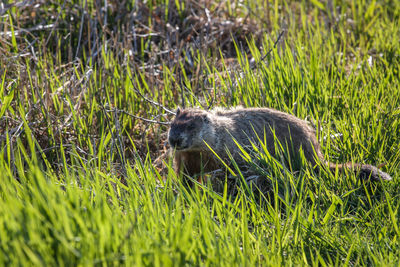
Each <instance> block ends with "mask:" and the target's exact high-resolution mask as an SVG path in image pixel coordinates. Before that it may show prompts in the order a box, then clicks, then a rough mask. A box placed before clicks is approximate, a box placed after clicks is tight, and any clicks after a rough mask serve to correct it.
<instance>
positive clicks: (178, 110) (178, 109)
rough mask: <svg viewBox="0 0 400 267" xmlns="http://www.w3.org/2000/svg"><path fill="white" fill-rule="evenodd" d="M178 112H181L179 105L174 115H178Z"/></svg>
mask: <svg viewBox="0 0 400 267" xmlns="http://www.w3.org/2000/svg"><path fill="white" fill-rule="evenodd" d="M180 113H181V109H180V107H178V108H177V109H176V116H178V115H179V114H180Z"/></svg>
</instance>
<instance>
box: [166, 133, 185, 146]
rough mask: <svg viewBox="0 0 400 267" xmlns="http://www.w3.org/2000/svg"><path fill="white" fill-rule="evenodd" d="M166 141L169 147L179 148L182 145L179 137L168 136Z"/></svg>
mask: <svg viewBox="0 0 400 267" xmlns="http://www.w3.org/2000/svg"><path fill="white" fill-rule="evenodd" d="M168 141H169V144H170V145H171V147H180V146H181V145H182V139H181V138H179V137H173V136H170V137H169V140H168Z"/></svg>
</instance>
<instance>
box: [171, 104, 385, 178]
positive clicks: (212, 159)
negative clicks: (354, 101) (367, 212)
mask: <svg viewBox="0 0 400 267" xmlns="http://www.w3.org/2000/svg"><path fill="white" fill-rule="evenodd" d="M274 133H275V136H276V138H277V139H278V140H279V142H280V143H281V144H282V145H283V146H287V147H288V149H289V153H290V155H291V157H296V156H298V155H299V150H303V153H304V156H305V158H306V159H307V160H308V161H309V162H310V163H311V164H312V166H315V165H316V163H317V161H320V162H324V157H323V154H322V152H321V147H320V145H319V143H318V141H317V139H316V134H315V131H314V129H313V128H312V127H310V126H309V125H308V124H307V123H306V122H305V121H303V120H301V119H299V118H297V117H295V116H293V115H290V114H287V113H284V112H281V111H277V110H274V109H271V108H234V109H219V108H217V109H214V110H211V111H204V110H200V109H185V110H179V109H178V111H177V114H176V117H175V120H174V121H173V122H172V124H171V129H170V131H169V136H168V141H169V143H170V145H171V147H172V148H174V149H175V150H176V151H175V168H176V170H177V171H181V170H182V171H183V172H184V173H185V174H187V175H189V176H194V175H196V174H200V173H207V172H210V171H214V170H216V169H219V168H222V167H223V164H222V163H221V161H220V160H219V159H218V158H217V157H216V156H215V155H214V153H213V152H212V151H211V150H210V149H209V147H208V146H207V145H206V144H208V145H209V146H210V147H211V148H212V149H213V150H214V151H215V152H216V153H217V154H218V155H219V156H220V157H221V158H222V159H223V160H225V162H229V157H228V154H227V149H228V150H229V151H230V153H231V154H232V156H233V158H234V160H235V161H236V163H238V165H239V166H240V165H243V164H245V161H244V160H243V158H242V156H241V155H240V150H239V149H238V147H237V145H236V144H235V142H234V139H235V140H236V141H237V142H238V143H239V144H240V145H241V146H243V147H245V148H246V147H247V148H249V149H250V150H251V142H253V143H259V141H258V138H260V139H261V140H263V139H264V136H265V139H266V144H267V149H268V151H269V153H271V154H272V155H274V154H275V142H274ZM326 165H327V166H328V167H329V168H330V169H331V171H335V170H336V168H338V169H339V171H342V170H343V169H344V168H347V169H351V170H353V171H355V172H356V173H357V174H358V175H359V177H361V178H363V179H368V178H370V179H372V180H380V179H382V180H391V177H390V176H389V175H388V174H387V173H385V172H382V171H380V170H378V169H377V168H376V167H374V166H371V165H362V164H358V163H346V164H332V163H326Z"/></svg>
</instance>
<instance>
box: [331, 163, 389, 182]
mask: <svg viewBox="0 0 400 267" xmlns="http://www.w3.org/2000/svg"><path fill="white" fill-rule="evenodd" d="M328 166H329V169H330V170H331V172H335V171H336V168H338V169H339V171H343V169H348V170H352V171H354V173H355V174H356V175H357V176H358V177H359V178H360V179H363V180H369V179H370V180H372V181H380V180H383V181H390V180H392V177H391V176H390V175H389V174H387V173H386V172H383V171H381V170H379V169H378V168H377V167H375V166H372V165H369V164H359V163H351V162H349V163H345V164H335V163H329V162H328Z"/></svg>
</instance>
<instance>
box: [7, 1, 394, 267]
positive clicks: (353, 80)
mask: <svg viewBox="0 0 400 267" xmlns="http://www.w3.org/2000/svg"><path fill="white" fill-rule="evenodd" d="M106 2H107V3H108V6H107V7H103V6H102V5H103V4H104V3H103V2H101V3H100V2H99V1H69V0H68V1H53V2H51V3H44V2H43V3H42V2H37V3H34V2H32V3H31V2H29V3H28V2H20V3H11V4H4V5H3V9H1V10H0V27H1V35H0V64H1V66H3V67H2V68H0V77H1V82H0V171H1V172H0V173H1V174H0V226H1V227H0V264H1V265H77V264H79V265H94V264H98V265H119V264H125V265H151V266H153V265H177V266H181V265H218V266H220V265H227V266H231V265H247V266H253V265H306V264H309V265H395V264H398V262H399V253H398V251H399V238H400V236H399V234H400V232H399V223H398V220H399V219H400V217H399V206H400V202H399V200H398V199H399V192H400V191H399V189H400V188H399V187H400V183H399V181H398V180H399V164H400V152H399V151H400V139H399V137H400V84H399V81H400V79H399V77H400V76H399V69H400V68H399V67H400V45H399V43H400V42H399V41H400V40H399V38H400V30H399V29H400V28H399V25H400V23H399V22H400V4H397V2H395V1H361V0H360V1H327V2H323V1H310V2H306V1H305V2H292V1H290V2H280V1H258V0H254V1H245V2H240V1H225V2H218V1H216V2H200V3H197V2H194V1H193V2H192V1H164V0H161V1H147V2H139V1H125V2H124V3H123V4H120V3H117V2H113V1H106ZM282 31H284V33H283V35H282V36H281V38H279V39H278V36H279V35H280V33H281V32H282ZM277 40H278V41H277ZM271 49H272V50H271ZM265 55H266V56H265ZM236 105H243V106H251V107H259V106H268V107H273V108H276V109H279V110H282V111H285V112H288V113H291V114H294V115H296V116H298V117H300V118H303V119H305V120H308V121H309V122H310V123H312V124H314V125H315V127H316V129H317V133H318V138H319V140H320V142H321V144H322V147H323V151H324V153H325V157H326V159H327V160H329V161H332V162H347V161H353V162H362V163H368V164H373V165H382V166H381V167H382V169H383V170H384V171H386V172H388V173H390V174H391V176H392V177H393V181H391V182H389V183H382V184H381V183H377V184H370V183H364V182H362V181H359V180H357V179H356V177H355V176H354V174H351V173H343V174H340V173H329V172H320V173H315V172H314V170H313V169H312V168H311V167H310V166H308V165H307V164H304V166H303V168H302V169H301V171H300V172H296V173H293V172H290V171H289V170H286V169H285V168H284V167H282V164H281V162H280V161H279V160H277V159H274V158H271V156H270V155H269V154H268V151H266V150H265V149H260V150H259V151H258V152H257V153H256V154H254V155H251V157H250V161H251V162H252V163H253V164H257V165H258V167H259V169H260V173H262V175H263V177H264V178H265V179H267V180H268V181H270V183H271V185H272V192H271V193H270V194H269V195H268V196H265V198H266V199H267V200H266V199H264V197H263V196H257V195H255V194H253V192H252V191H251V190H247V189H246V185H243V186H241V187H239V188H238V189H237V192H238V193H237V194H235V195H231V194H229V192H228V191H229V190H227V188H225V190H222V193H216V192H214V191H212V190H211V189H210V188H209V187H207V186H206V185H201V184H199V185H198V186H196V187H195V188H192V189H189V188H186V187H185V186H183V185H182V183H181V181H180V180H179V178H178V177H176V175H175V173H174V171H173V169H172V166H171V160H170V159H169V157H168V156H167V153H166V150H167V147H166V145H165V141H166V132H167V129H168V124H167V122H168V121H169V120H170V119H172V117H173V115H172V114H171V113H170V112H168V110H174V109H175V108H176V107H177V106H202V107H208V106H236ZM234 172H235V173H236V174H238V179H240V172H239V171H238V170H236V169H235V170H234Z"/></svg>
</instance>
